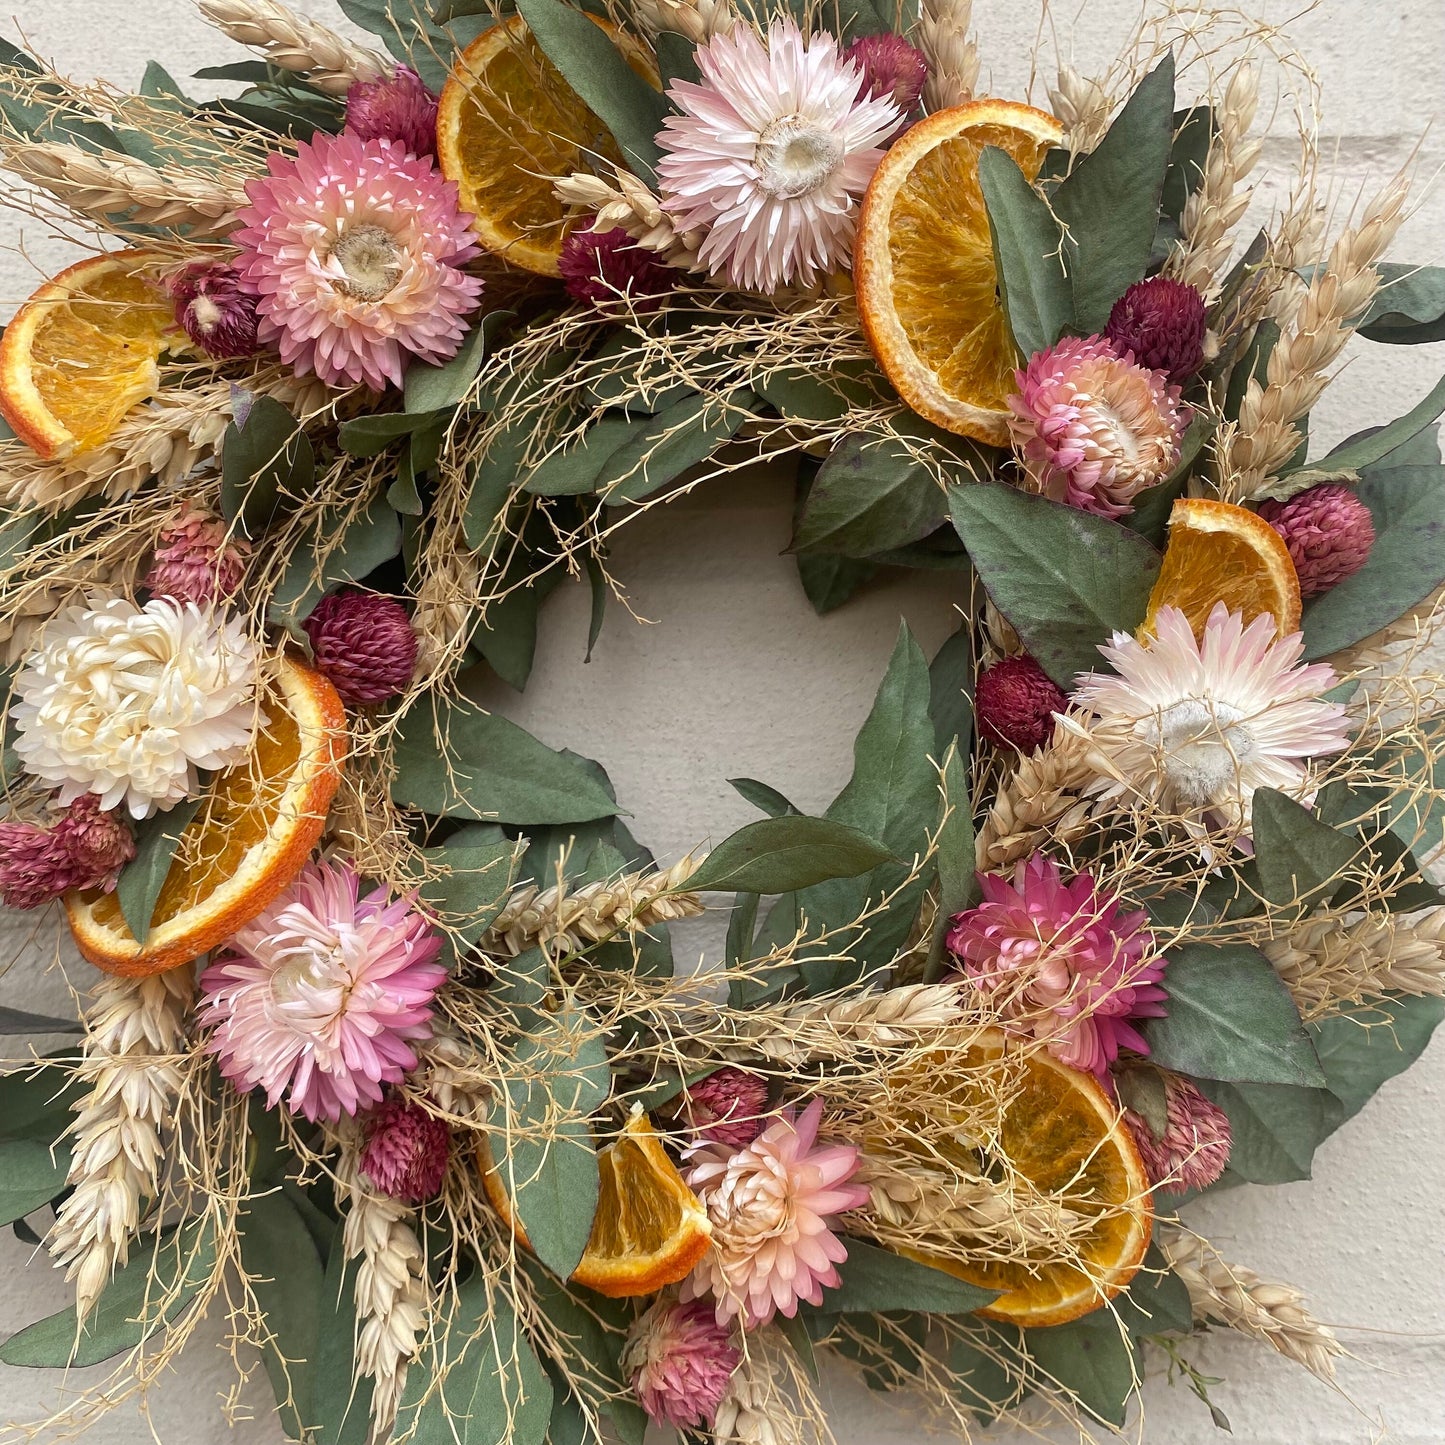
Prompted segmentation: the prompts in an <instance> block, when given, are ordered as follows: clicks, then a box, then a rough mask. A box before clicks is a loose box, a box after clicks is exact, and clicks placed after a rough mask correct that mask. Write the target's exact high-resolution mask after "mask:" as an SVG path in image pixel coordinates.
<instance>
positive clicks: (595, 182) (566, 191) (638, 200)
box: [552, 166, 702, 271]
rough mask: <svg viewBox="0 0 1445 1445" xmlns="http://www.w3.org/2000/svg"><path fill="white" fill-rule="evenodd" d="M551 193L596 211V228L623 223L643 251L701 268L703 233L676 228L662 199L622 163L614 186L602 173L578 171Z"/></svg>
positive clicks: (674, 263) (564, 201)
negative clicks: (593, 173) (700, 247)
mask: <svg viewBox="0 0 1445 1445" xmlns="http://www.w3.org/2000/svg"><path fill="white" fill-rule="evenodd" d="M552 194H553V195H554V196H556V197H557V199H558V200H559V201H561V202H562V204H563V205H564V206H575V207H577V208H578V209H579V210H583V211H594V212H595V213H596V216H597V219H596V220H595V221H594V222H593V223H592V229H593V230H594V231H611V230H613V229H615V228H616V227H618V226H620V227H621V228H622V229H623V230H624V231H626V232H627V234H628V235H629V236H631V237H632V239H633V240H634V241H636V242H637V244H638V245H639V246H641V247H642V249H643V250H644V251H655V252H656V253H657V255H658V256H659V257H661V258H662V260H664V261H665V262H667V264H668V265H669V266H676V267H678V268H679V269H681V270H688V271H696V270H701V269H702V264H701V262H700V261H699V260H698V256H697V250H698V247H699V246H700V245H701V244H702V233H701V232H700V231H682V232H679V231H675V230H674V229H673V226H672V222H671V220H669V219H668V216H667V213H666V212H665V211H664V210H663V209H662V202H661V201H659V200H658V198H657V197H656V196H655V195H654V194H653V193H652V192H651V191H650V190H649V189H648V188H647V187H646V186H645V185H644V184H643V183H642V182H641V181H640V180H639V179H638V178H637V177H636V176H634V175H633V174H632V172H631V171H625V170H623V169H622V168H621V167H620V166H619V167H618V168H617V184H616V185H615V186H614V185H609V184H608V182H606V181H604V180H603V179H602V177H601V176H594V175H592V174H590V173H589V172H587V171H576V172H574V173H573V174H572V175H570V176H563V177H562V178H561V179H560V180H558V181H557V182H556V184H555V185H554V186H553V187H552Z"/></svg>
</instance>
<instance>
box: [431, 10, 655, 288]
mask: <svg viewBox="0 0 1445 1445" xmlns="http://www.w3.org/2000/svg"><path fill="white" fill-rule="evenodd" d="M591 19H592V21H593V22H594V23H595V24H596V25H599V26H600V27H601V28H602V29H603V30H605V31H606V32H607V34H608V36H609V37H610V39H611V40H612V43H613V44H614V45H615V46H616V47H617V48H618V49H619V50H620V51H621V52H622V54H623V56H624V58H625V59H626V60H627V63H628V64H629V65H630V66H631V67H632V68H633V70H635V71H636V72H637V74H638V75H640V76H641V77H642V78H643V79H644V80H646V81H647V83H648V84H649V85H651V86H653V87H655V88H659V89H660V88H661V82H660V81H659V80H658V76H657V69H656V67H655V66H654V65H653V63H652V59H651V57H650V56H649V55H648V54H647V52H646V51H645V50H644V49H643V48H642V47H641V46H640V45H639V44H638V43H637V41H635V40H633V39H632V38H631V37H630V36H628V35H626V34H624V33H623V32H622V31H621V30H619V29H618V28H617V27H616V26H615V25H613V24H612V23H611V22H610V21H608V20H602V19H599V18H598V17H597V16H595V15H594V16H592V17H591ZM437 159H438V161H439V162H440V164H441V169H442V174H443V175H445V176H446V178H447V179H448V180H451V181H455V182H456V183H457V189H458V191H459V193H460V194H459V204H460V206H461V208H462V210H464V211H470V212H471V213H472V215H473V216H474V217H475V220H474V221H473V223H472V226H473V229H474V230H475V231H476V233H477V236H478V238H479V239H480V241H481V243H482V245H484V246H485V247H486V248H487V250H489V251H495V252H497V254H498V255H500V256H502V257H503V258H504V259H506V260H508V261H510V262H511V263H512V264H513V265H516V266H523V267H525V268H526V269H527V270H528V271H535V272H537V273H538V274H539V275H542V276H558V275H560V274H561V271H560V270H559V267H558V258H559V257H560V256H561V254H562V242H563V241H564V240H566V238H567V232H568V231H570V230H571V229H572V227H573V225H574V224H576V222H574V221H573V220H572V219H570V218H569V217H568V215H567V211H566V207H564V206H563V205H562V203H561V202H560V201H558V200H557V198H556V197H555V196H554V195H553V194H552V186H553V183H554V182H555V181H556V180H558V179H559V178H560V177H562V176H569V175H571V174H572V173H573V172H574V171H591V170H595V169H596V168H597V166H598V165H599V163H602V162H608V161H610V162H612V163H613V164H621V161H622V153H621V152H620V151H619V150H618V149H617V142H616V141H614V140H613V139H612V136H611V134H610V133H609V132H608V130H607V127H606V126H605V125H603V124H602V122H601V121H600V120H598V119H597V117H596V116H595V115H594V114H593V113H592V111H591V110H589V109H588V108H587V106H586V105H585V104H584V103H583V102H582V100H581V98H580V97H579V96H578V95H577V93H576V91H574V90H573V89H572V87H571V86H569V85H568V84H567V82H566V81H565V80H563V79H562V76H561V73H560V72H559V71H558V69H557V67H556V66H555V65H553V64H552V62H551V61H550V60H548V59H547V57H546V56H545V55H544V54H543V53H542V48H541V46H539V45H538V44H537V42H536V40H535V39H534V38H533V37H532V32H531V31H530V30H528V29H527V24H526V22H525V21H524V20H523V19H522V17H521V16H520V15H513V16H511V17H510V18H509V19H507V20H504V21H502V22H501V23H500V24H498V25H494V26H492V28H491V29H490V30H484V31H483V32H482V33H481V34H480V35H479V36H477V38H476V39H475V40H474V41H472V43H471V44H470V45H469V46H467V48H466V50H464V51H463V52H462V54H461V56H460V57H459V58H458V60H457V62H456V64H455V65H454V66H453V68H452V73H451V74H450V75H449V76H448V77H447V82H446V85H445V86H444V87H443V88H442V95H441V103H440V105H439V107H438V110H437Z"/></svg>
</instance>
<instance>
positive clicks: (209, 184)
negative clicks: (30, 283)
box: [0, 141, 246, 240]
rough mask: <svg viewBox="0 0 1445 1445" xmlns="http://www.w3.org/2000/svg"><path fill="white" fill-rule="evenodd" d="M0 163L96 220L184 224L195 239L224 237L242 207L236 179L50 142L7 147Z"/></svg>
mask: <svg viewBox="0 0 1445 1445" xmlns="http://www.w3.org/2000/svg"><path fill="white" fill-rule="evenodd" d="M0 161H3V163H4V165H5V166H6V168H7V169H9V170H12V171H14V172H15V174H16V175H17V176H19V177H20V178H21V180H24V181H29V182H30V184H31V185H34V186H39V187H40V188H41V189H42V190H46V191H49V192H50V194H51V195H53V196H55V197H56V198H57V199H58V200H60V201H63V202H64V203H65V204H66V205H67V206H68V207H69V208H70V209H71V210H72V211H74V212H76V214H78V215H82V216H88V217H89V218H90V219H91V220H94V221H100V222H106V221H107V220H108V219H114V218H115V217H116V216H123V217H124V218H125V219H126V221H127V222H131V223H134V224H136V225H141V226H185V227H187V228H188V229H189V231H190V234H191V236H192V237H193V238H194V239H197V240H202V239H206V238H209V237H213V236H224V235H225V234H226V233H227V232H228V231H230V230H231V229H232V227H233V226H234V225H235V223H236V212H237V211H238V210H239V209H240V208H241V207H242V206H244V205H245V204H246V192H245V190H244V189H243V188H242V179H243V178H241V177H239V176H238V177H236V178H234V179H233V180H231V181H230V182H227V181H226V180H225V179H220V178H218V174H217V173H215V172H211V173H207V174H200V173H197V172H196V171H192V170H186V169H183V168H181V167H178V166H150V165H146V164H145V162H144V161H137V160H131V159H129V158H128V157H124V156H98V155H94V154H92V153H91V152H90V151H85V150H81V148H80V147H79V146H73V145H63V144H60V143H58V142H54V141H19V142H12V143H9V144H7V145H5V147H4V148H3V152H0Z"/></svg>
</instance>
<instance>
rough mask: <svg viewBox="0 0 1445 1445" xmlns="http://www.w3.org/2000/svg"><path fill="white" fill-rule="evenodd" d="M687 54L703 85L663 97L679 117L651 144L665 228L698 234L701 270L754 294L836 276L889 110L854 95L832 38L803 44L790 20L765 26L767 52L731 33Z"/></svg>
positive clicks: (853, 67) (884, 102)
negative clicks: (657, 150)
mask: <svg viewBox="0 0 1445 1445" xmlns="http://www.w3.org/2000/svg"><path fill="white" fill-rule="evenodd" d="M695 54H696V58H697V64H698V69H699V70H700V71H701V72H702V84H701V85H695V84H693V83H692V82H691V81H686V80H677V81H674V82H673V83H672V84H671V85H670V86H669V87H668V90H667V94H668V99H669V100H671V101H672V102H673V104H674V105H675V106H677V108H678V109H679V110H680V111H681V112H682V114H681V115H670V116H668V117H667V119H666V120H665V121H664V122H663V129H662V131H661V132H660V133H659V134H658V137H657V143H658V145H660V146H661V147H662V151H663V157H662V161H661V162H660V163H659V165H658V168H657V174H658V178H659V180H660V182H661V188H662V205H663V209H664V210H665V211H666V212H667V214H668V216H669V217H670V218H671V219H672V222H673V224H674V226H676V228H677V229H678V230H679V231H692V230H701V231H703V232H704V233H705V234H704V236H703V241H702V245H701V247H700V248H699V250H698V255H699V257H700V259H701V260H702V262H703V263H704V264H705V265H706V266H707V268H708V271H709V272H710V273H712V274H714V275H716V274H717V273H718V272H720V271H726V272H727V275H728V279H729V280H730V281H732V282H733V284H734V285H736V286H743V287H748V288H750V289H752V290H755V291H764V292H771V291H775V290H776V289H777V288H778V287H779V286H781V285H784V284H786V283H787V282H790V281H795V280H796V281H799V282H802V283H804V284H807V283H808V282H810V281H812V280H813V278H814V277H815V276H816V275H817V274H818V273H819V272H823V273H827V272H829V271H833V270H837V269H838V268H839V267H845V266H847V265H848V264H849V261H850V258H851V252H852V246H853V232H854V229H855V227H856V225H857V213H858V198H859V197H860V196H862V194H863V192H864V191H865V190H866V189H867V187H868V182H869V180H870V179H871V178H872V175H873V172H874V171H875V170H876V169H877V168H878V162H879V161H880V160H882V158H883V152H882V150H881V149H880V147H881V145H882V144H883V142H885V141H886V140H887V139H888V137H889V136H890V135H892V134H893V132H894V130H895V129H896V128H897V126H898V122H899V120H900V119H901V118H902V114H901V112H900V111H899V109H898V106H897V104H896V103H895V102H894V101H893V99H892V98H891V97H890V96H888V95H882V96H873V95H870V94H869V93H868V92H867V90H865V89H863V72H862V70H861V69H860V68H859V66H858V64H857V63H856V62H855V61H852V60H848V59H845V58H844V56H843V55H842V54H841V53H840V52H839V49H838V42H837V41H836V40H835V39H834V38H833V37H832V36H831V35H823V34H819V35H813V36H810V37H808V38H806V39H805V38H804V36H803V34H802V32H801V31H800V30H799V29H798V26H797V23H796V22H795V21H793V20H775V21H774V22H773V24H772V27H771V28H770V29H769V31H768V35H767V39H766V41H765V40H764V39H763V37H762V36H760V35H759V34H758V33H757V32H756V31H755V30H754V29H753V28H752V27H751V26H748V25H738V26H736V27H734V29H733V30H732V32H731V33H730V34H727V35H714V36H713V38H712V39H711V40H709V41H708V42H707V44H706V45H700V46H698V48H697V50H696V52H695Z"/></svg>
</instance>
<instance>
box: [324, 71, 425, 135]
mask: <svg viewBox="0 0 1445 1445" xmlns="http://www.w3.org/2000/svg"><path fill="white" fill-rule="evenodd" d="M346 128H347V130H349V131H350V132H351V133H352V134H353V135H357V136H360V137H361V139H362V140H390V141H396V142H398V143H399V144H401V145H403V146H405V147H406V149H407V150H409V151H410V152H411V153H412V155H414V156H434V155H435V154H436V149H437V98H436V96H434V95H433V94H432V93H431V91H429V90H428V89H427V88H426V85H425V84H424V83H423V81H422V78H421V76H419V75H418V74H417V73H416V71H414V70H413V69H412V68H411V66H409V65H398V66H397V67H396V69H395V70H393V71H392V73H391V74H390V75H388V76H383V77H382V78H381V79H379V80H358V81H356V82H355V83H354V84H353V85H352V87H351V89H350V90H348V91H347V92H346Z"/></svg>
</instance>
